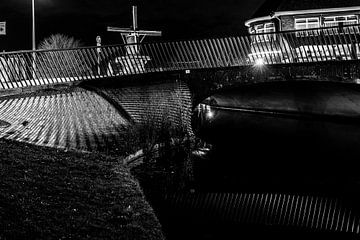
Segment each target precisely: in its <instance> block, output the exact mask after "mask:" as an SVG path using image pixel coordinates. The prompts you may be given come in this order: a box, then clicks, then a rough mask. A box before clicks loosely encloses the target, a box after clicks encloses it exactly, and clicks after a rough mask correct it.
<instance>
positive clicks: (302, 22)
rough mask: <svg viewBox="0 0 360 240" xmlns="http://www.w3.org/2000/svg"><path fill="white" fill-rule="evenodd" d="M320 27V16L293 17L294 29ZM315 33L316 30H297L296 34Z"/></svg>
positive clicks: (306, 34)
mask: <svg viewBox="0 0 360 240" xmlns="http://www.w3.org/2000/svg"><path fill="white" fill-rule="evenodd" d="M319 27H320V18H317V17H313V18H296V19H295V29H296V30H304V29H312V28H319ZM314 35H317V31H314V30H312V31H301V32H297V33H296V36H298V37H301V36H314Z"/></svg>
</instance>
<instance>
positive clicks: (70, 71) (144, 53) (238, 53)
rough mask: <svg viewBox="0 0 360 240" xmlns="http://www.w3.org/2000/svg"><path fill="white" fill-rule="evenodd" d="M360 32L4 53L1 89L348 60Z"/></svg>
mask: <svg viewBox="0 0 360 240" xmlns="http://www.w3.org/2000/svg"><path fill="white" fill-rule="evenodd" d="M359 28H360V25H349V26H342V27H331V28H321V29H310V30H309V29H308V30H301V31H288V32H276V33H266V34H255V35H250V36H237V37H227V38H214V39H201V40H187V41H177V42H154V43H145V44H141V45H140V46H134V45H110V46H102V47H85V48H77V49H62V50H60V49H58V50H38V51H18V52H8V53H1V54H0V90H2V89H13V88H23V87H28V86H38V85H48V84H54V83H63V82H74V81H82V80H97V79H102V78H105V77H106V78H109V77H119V76H120V77H121V76H125V75H139V74H144V73H157V72H173V71H184V70H199V69H222V68H228V67H241V66H253V67H254V68H261V67H262V66H263V65H279V64H281V65H287V66H288V67H292V66H294V64H297V63H319V62H322V63H324V62H334V61H337V62H349V61H353V60H358V59H359V58H360V29H359ZM137 49H140V50H139V51H137Z"/></svg>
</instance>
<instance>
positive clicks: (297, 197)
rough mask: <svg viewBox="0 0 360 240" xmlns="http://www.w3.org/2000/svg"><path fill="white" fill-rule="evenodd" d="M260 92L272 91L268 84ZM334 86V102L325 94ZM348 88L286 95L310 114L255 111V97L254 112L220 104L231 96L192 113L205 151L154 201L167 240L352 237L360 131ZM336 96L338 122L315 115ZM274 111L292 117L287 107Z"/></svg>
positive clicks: (355, 223) (356, 227)
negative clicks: (176, 183)
mask: <svg viewBox="0 0 360 240" xmlns="http://www.w3.org/2000/svg"><path fill="white" fill-rule="evenodd" d="M300 84H303V83H300ZM308 86H310V85H308ZM260 87H261V88H262V87H263V86H261V85H260ZM266 87H267V91H268V92H270V93H271V87H272V86H271V85H266ZM300 87H303V86H300ZM334 87H336V89H337V90H336V91H335V93H336V96H331V94H332V93H334V91H333V90H331V89H335V88H334ZM348 87H350V88H348ZM353 87H354V86H349V85H346V86H344V85H339V86H335V85H332V84H330V85H328V84H327V83H325V84H317V83H315V84H313V85H311V88H306V89H313V91H314V92H313V93H311V91H310V93H309V91H307V92H306V94H304V96H301V93H299V92H297V93H296V94H295V98H294V94H293V95H288V96H291V98H292V99H295V101H296V105H293V106H296V107H300V108H301V107H303V106H304V105H307V106H310V105H309V102H308V100H309V99H311V101H314V102H313V105H314V107H310V108H306V110H307V111H308V112H306V111H305V112H306V113H307V114H304V112H301V111H297V112H294V111H279V108H278V109H276V108H275V109H274V108H273V109H271V111H266V110H268V109H266V106H265V108H264V107H263V108H262V110H261V111H260V110H258V108H256V104H259V105H260V104H263V102H261V101H260V100H261V99H258V101H253V99H252V101H251V102H252V104H253V106H252V109H249V108H246V109H244V107H243V106H242V105H240V106H239V107H236V108H235V107H233V106H229V105H231V104H228V103H229V102H227V101H223V102H222V100H223V99H226V98H227V99H228V97H229V95H231V94H233V92H230V93H229V92H225V93H221V94H218V95H214V96H212V97H210V98H209V99H207V100H205V101H204V102H202V103H201V104H200V105H199V106H198V107H197V108H196V109H195V111H194V119H195V121H194V123H193V126H194V130H195V132H196V135H197V136H198V137H200V138H201V139H202V140H203V141H204V142H205V144H204V143H203V145H201V147H199V148H198V149H197V150H198V151H193V154H192V156H191V160H190V162H191V171H190V173H191V177H190V180H189V179H187V180H186V181H185V184H183V185H182V187H181V188H179V187H178V188H169V189H170V191H167V192H166V193H165V194H164V196H162V197H161V198H156V197H155V198H152V199H151V201H152V203H153V206H154V208H155V210H156V211H157V213H158V216H159V219H160V222H161V224H162V226H163V228H164V231H165V233H166V234H167V236H168V239H234V238H235V239H237V238H244V237H245V236H246V237H249V238H246V239H254V238H255V239H258V238H259V239H260V238H261V239H264V238H269V237H275V238H276V239H279V238H280V239H329V238H331V239H353V238H354V237H356V236H358V234H359V228H360V225H359V223H360V218H359V216H360V215H359V204H358V203H359V200H360V199H359V196H360V195H359V183H360V176H359V174H358V171H357V167H356V166H357V159H359V151H358V149H359V148H358V146H359V141H360V138H359V136H360V135H359V134H360V125H359V124H358V122H357V121H356V118H355V119H354V118H352V117H353V116H357V115H355V113H356V114H357V111H358V109H357V108H355V107H354V106H357V104H356V103H355V104H354V105H353V100H354V99H355V97H357V95H355V94H358V87H357V86H355V90H354V89H353ZM281 88H282V89H283V91H289V89H287V88H286V87H284V86H281V85H280V88H277V89H281ZM293 89H294V88H293ZM296 89H298V88H296ZM303 89H304V88H303ZM349 89H352V90H351V91H350V90H349ZM248 90H249V89H248ZM251 91H252V90H250V91H247V93H246V94H247V95H248V96H249V92H251ZM341 91H343V93H344V92H345V93H346V94H343V93H341ZM259 92H261V90H259V89H256V93H257V94H258V96H263V97H264V95H262V94H259ZM290 92H291V91H290ZM315 92H316V93H315ZM237 94H239V95H238V96H243V95H241V92H240V93H237ZM277 96H281V97H282V98H283V97H284V96H285V95H284V94H282V93H279V92H278V93H277ZM324 96H325V97H324ZM339 96H340V97H339ZM344 96H345V97H344ZM333 98H341V99H340V100H341V101H342V103H343V104H344V105H343V107H341V108H337V109H338V110H339V109H340V110H339V111H342V114H341V116H340V115H336V114H334V115H336V116H335V117H334V115H331V116H330V115H329V114H322V115H320V114H317V113H318V112H316V111H318V110H319V109H321V111H322V113H325V112H326V111H328V109H329V108H331V106H330V107H324V106H328V105H326V104H325V103H327V104H329V102H331V101H332V100H334V99H333ZM349 99H350V100H351V101H349ZM286 100H287V99H285V101H283V103H285V104H286V102H287V101H286ZM337 100H339V99H337ZM340 100H339V101H340ZM219 103H222V104H219ZM231 103H233V102H231ZM272 103H273V104H274V105H276V104H275V103H274V102H272ZM242 104H243V105H245V104H246V98H245V97H243V99H242ZM346 104H347V105H346ZM316 105H318V106H319V105H321V106H322V107H321V108H320V107H318V106H316ZM248 106H249V105H248ZM277 106H285V107H286V108H287V110H288V109H289V106H291V104H288V105H277ZM264 109H265V110H264ZM302 109H304V108H302ZM344 109H345V110H348V109H351V110H352V112H350V111H345V110H344ZM281 110H283V109H281ZM335 110H336V109H335ZM344 112H346V114H344ZM349 115H351V117H349ZM186 166H188V165H186ZM188 172H189V171H188ZM185 178H186V177H185ZM180 180H181V179H180ZM145 191H146V190H145Z"/></svg>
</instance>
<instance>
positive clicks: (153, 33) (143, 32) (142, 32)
mask: <svg viewBox="0 0 360 240" xmlns="http://www.w3.org/2000/svg"><path fill="white" fill-rule="evenodd" d="M136 32H137V33H138V34H139V35H145V36H161V35H162V32H161V31H147V30H139V31H136Z"/></svg>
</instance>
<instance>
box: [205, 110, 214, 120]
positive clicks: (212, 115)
mask: <svg viewBox="0 0 360 240" xmlns="http://www.w3.org/2000/svg"><path fill="white" fill-rule="evenodd" d="M213 117H214V112H213V111H211V110H210V111H207V112H206V118H207V119H212V118H213Z"/></svg>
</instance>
